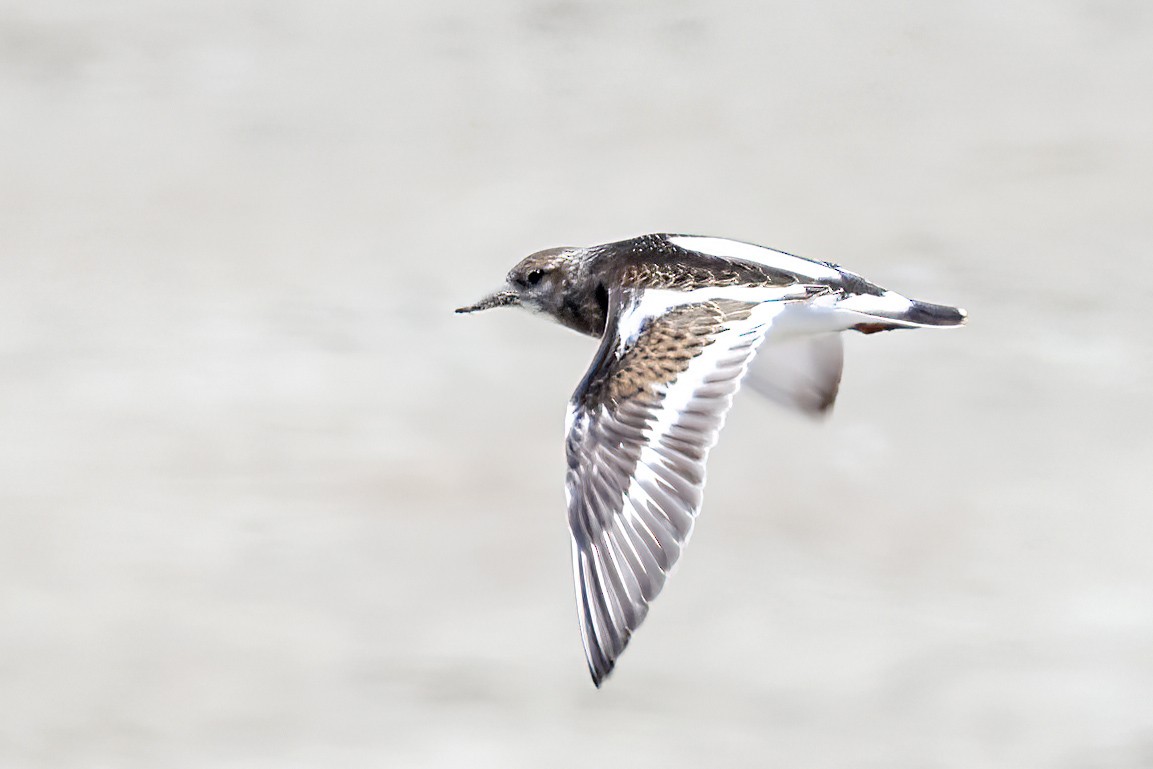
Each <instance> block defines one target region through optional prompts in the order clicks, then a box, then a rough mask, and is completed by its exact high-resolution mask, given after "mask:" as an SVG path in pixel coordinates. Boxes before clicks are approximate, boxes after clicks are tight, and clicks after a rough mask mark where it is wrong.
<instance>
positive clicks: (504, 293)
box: [456, 289, 520, 312]
mask: <svg viewBox="0 0 1153 769" xmlns="http://www.w3.org/2000/svg"><path fill="white" fill-rule="evenodd" d="M518 304H520V296H519V295H518V294H517V293H516V292H515V291H512V290H510V289H502V290H500V291H494V292H493V293H491V294H489V295H488V296H486V297H485V298H484V299H481V300H480V301H479V302H477V303H476V304H473V305H469V306H468V307H457V308H456V311H457V312H480V311H481V310H491V309H492V308H493V307H507V306H509V305H518Z"/></svg>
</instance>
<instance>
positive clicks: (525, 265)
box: [457, 247, 579, 315]
mask: <svg viewBox="0 0 1153 769" xmlns="http://www.w3.org/2000/svg"><path fill="white" fill-rule="evenodd" d="M578 254H579V250H578V249H575V248H567V247H566V248H549V249H546V250H544V251H537V252H536V253H535V254H531V255H529V256H526V257H525V258H524V259H522V260H521V261H520V262H519V263H518V264H517V265H516V266H515V267H513V268H512V269H511V270H509V273H508V275H507V276H506V278H505V285H504V286H502V287H501V288H499V289H497V290H496V291H494V292H493V293H491V294H489V295H488V296H486V297H484V298H483V299H481V300H480V301H479V302H477V303H476V304H472V305H469V306H468V307H459V308H457V312H479V311H480V310H489V309H492V308H493V307H508V306H521V307H525V308H526V309H529V310H534V311H537V312H543V313H546V314H549V315H557V314H558V313H559V312H560V310H561V306H562V304H563V302H564V287H565V284H566V282H567V281H568V278H569V276H570V273H571V271H572V269H573V268H574V266H575V265H576V263H577V256H578Z"/></svg>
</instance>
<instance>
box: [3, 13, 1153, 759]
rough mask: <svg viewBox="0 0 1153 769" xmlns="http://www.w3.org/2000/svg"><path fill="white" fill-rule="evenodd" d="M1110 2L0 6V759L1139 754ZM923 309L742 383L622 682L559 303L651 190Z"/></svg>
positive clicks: (1120, 89)
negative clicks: (815, 376) (601, 595)
mask: <svg viewBox="0 0 1153 769" xmlns="http://www.w3.org/2000/svg"><path fill="white" fill-rule="evenodd" d="M1151 43H1153V6H1150V5H1149V4H1148V3H1145V2H1141V1H1140V0H1115V1H1112V2H1097V3H1087V2H1022V3H1014V4H1003V3H992V2H985V3H982V2H974V3H952V4H948V5H942V4H923V5H915V6H909V5H907V4H904V3H897V2H883V3H868V4H855V3H850V2H833V3H815V4H809V5H806V6H800V5H797V4H791V5H784V4H776V3H765V4H757V5H750V4H747V3H739V2H731V1H728V0H722V1H721V2H708V3H705V2H689V1H688V0H683V1H679V2H639V1H638V2H625V3H608V2H587V3H586V2H567V1H564V0H561V1H559V2H527V1H519V0H499V1H498V2H488V3H479V4H478V3H465V2H460V1H459V0H446V1H445V2H439V3H400V2H397V3H372V2H363V1H359V0H346V1H344V2H337V3H312V4H305V3H273V2H267V1H266V0H247V1H243V2H219V1H215V2H201V3H181V2H161V3H155V2H140V1H139V0H123V2H118V3H111V4H107V3H102V4H92V3H80V2H72V3H69V2H35V3H34V2H30V1H29V0H8V1H7V2H0V766H3V767H14V768H18V769H25V768H27V767H52V768H56V767H83V768H85V769H88V768H90V767H142V768H146V769H155V768H156V767H165V768H166V769H180V768H181V767H196V768H197V769H199V768H202V767H211V768H215V767H246V768H247V767H261V768H263V767H276V768H278V769H279V768H280V767H285V768H290V767H500V768H501V769H507V768H509V767H544V766H547V767H554V766H555V767H559V766H574V767H575V766H598V765H599V766H630V767H662V769H663V768H667V767H682V766H683V767H702V766H724V767H742V766H749V767H763V766H783V767H885V768H886V769H892V768H894V767H910V768H913V767H916V768H917V769H923V768H925V767H959V768H963V769H974V768H975V767H1011V768H1012V769H1021V768H1022V767H1060V768H1062V769H1064V768H1066V767H1067V768H1068V769H1084V768H1087V767H1092V768H1100V767H1117V768H1123V767H1139V766H1153V557H1151V551H1153V505H1151V504H1150V502H1149V496H1150V471H1151V468H1153V441H1151V439H1150V431H1151V429H1153V409H1151V408H1150V399H1149V392H1150V387H1151V385H1153V323H1150V321H1149V311H1148V307H1147V303H1148V299H1149V296H1148V291H1147V286H1148V283H1149V280H1150V278H1151V277H1153V269H1151V261H1153V258H1151V251H1153V216H1151V208H1153V206H1151V204H1153V192H1151V189H1153V188H1151V186H1150V178H1151V177H1153V141H1151V137H1153V99H1150V96H1149V95H1150V94H1151V93H1153V44H1151ZM660 230H665V231H677V232H695V233H705V234H718V235H726V236H729V237H736V238H741V239H745V240H752V241H757V242H761V243H764V244H766V245H773V246H776V247H779V248H784V249H787V250H790V251H793V252H796V253H801V254H804V255H808V256H812V257H816V258H821V259H829V260H833V261H837V262H840V263H842V264H844V265H846V266H848V267H849V268H850V269H853V270H855V271H858V272H861V273H863V274H864V275H866V276H868V277H870V278H871V279H873V280H875V281H877V282H879V283H881V284H883V285H887V286H889V287H891V288H894V289H897V290H900V291H902V292H906V293H909V294H911V295H914V296H919V297H922V298H924V299H927V300H931V301H936V302H944V303H953V304H960V305H962V306H965V307H967V308H968V310H969V311H970V314H971V324H970V326H969V327H968V328H967V329H965V330H964V331H960V332H956V333H928V332H924V333H915V334H913V333H910V334H890V335H879V336H873V337H868V338H866V337H860V336H857V337H854V338H852V339H850V340H848V352H847V358H848V361H847V369H846V376H845V382H844V387H843V390H842V393H843V394H842V397H841V399H840V402H839V404H838V406H837V409H836V412H835V413H834V415H833V417H832V418H831V419H829V420H828V421H826V422H824V423H821V424H812V423H809V422H806V421H804V420H801V419H798V418H796V417H793V416H791V415H789V414H785V413H781V412H778V411H776V410H774V409H773V408H772V407H771V406H769V405H767V404H764V403H762V402H759V401H757V400H755V399H753V398H752V397H749V398H746V399H741V400H740V401H739V402H738V403H737V405H736V407H735V409H734V412H733V414H732V416H731V419H730V423H729V427H728V428H727V429H726V433H725V435H724V436H723V440H722V442H721V444H720V446H719V447H718V448H717V450H716V451H715V452H714V454H713V459H712V463H711V465H710V485H709V493H708V498H707V500H706V505H705V513H704V515H703V517H702V520H701V523H700V525H699V526H698V528H697V532H696V535H695V537H694V540H693V544H692V546H691V547H690V548H689V551H688V553H687V555H686V557H685V559H684V560H683V562H682V564H681V567H680V568H679V570H678V572H677V574H676V576H675V578H674V579H673V580H672V582H671V583H670V586H669V589H668V590H667V591H666V592H665V594H664V595H663V596H662V597H661V599H660V601H659V602H658V603H657V604H656V607H655V608H654V611H653V612H652V614H651V616H650V618H649V620H648V622H647V623H646V624H645V627H644V629H643V630H642V631H641V632H640V633H639V634H638V635H637V637H636V638H635V640H634V642H633V644H632V646H631V647H630V649H629V650H628V653H627V654H626V655H625V656H624V658H623V659H622V661H621V664H620V665H619V667H618V669H617V672H616V673H615V674H614V676H613V678H612V679H611V680H610V681H609V682H608V684H607V685H606V686H605V688H604V689H603V690H601V691H596V690H594V689H593V687H592V686H591V684H590V682H589V680H588V677H587V674H586V671H585V668H584V661H583V657H582V654H581V651H580V644H579V637H578V633H577V626H576V620H575V616H574V611H573V599H572V588H571V585H570V579H571V572H570V567H569V563H568V558H569V552H568V540H567V532H566V527H565V516H564V497H563V491H562V478H563V469H564V464H563V463H564V459H563V451H562V430H563V413H564V404H565V401H566V399H567V397H568V395H569V393H570V392H571V390H572V388H573V387H574V386H575V384H576V382H577V381H578V379H579V378H580V376H581V374H582V373H583V371H584V369H585V367H586V365H587V363H588V361H589V359H590V357H591V355H592V352H593V348H594V346H595V343H594V342H593V341H592V340H588V339H584V338H580V337H578V336H576V335H575V334H572V333H571V332H568V331H565V330H563V329H561V328H559V327H557V326H552V325H549V324H546V323H543V322H541V321H540V320H539V319H536V318H532V317H529V316H527V315H525V314H523V313H518V312H508V311H506V312H494V313H491V314H486V315H480V316H475V317H468V318H461V317H455V316H453V315H452V314H451V309H452V308H453V307H455V306H458V305H459V304H462V303H466V302H469V301H472V300H474V299H476V298H477V297H478V296H480V295H481V294H482V293H483V292H485V291H487V290H488V289H490V288H491V287H492V286H494V285H495V284H496V283H497V282H499V281H500V280H501V278H502V276H503V274H504V272H505V270H507V269H508V267H510V266H511V265H512V264H513V263H514V262H515V261H517V260H518V259H519V258H520V257H521V256H523V255H524V254H525V253H528V252H529V251H533V250H536V249H539V248H544V247H547V246H553V245H563V244H590V243H596V242H602V241H607V240H615V239H620V238H624V237H630V236H633V235H636V234H640V233H643V232H648V231H660Z"/></svg>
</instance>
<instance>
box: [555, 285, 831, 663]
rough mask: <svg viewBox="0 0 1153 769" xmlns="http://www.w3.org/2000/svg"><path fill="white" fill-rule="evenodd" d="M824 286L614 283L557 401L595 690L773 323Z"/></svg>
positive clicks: (635, 616)
mask: <svg viewBox="0 0 1153 769" xmlns="http://www.w3.org/2000/svg"><path fill="white" fill-rule="evenodd" d="M825 290H827V289H825V288H824V287H814V286H806V285H804V284H795V285H792V286H786V287H777V288H764V287H759V288H756V289H751V288H745V287H731V288H727V289H726V288H713V289H708V288H705V289H696V290H692V291H668V290H655V289H650V290H647V291H642V290H638V289H629V288H618V289H613V290H612V291H611V292H610V296H609V316H608V319H607V321H608V322H607V323H606V327H605V333H604V336H603V338H602V341H601V346H600V349H599V351H598V353H597V356H596V357H595V358H594V360H593V363H592V366H591V367H590V369H589V371H588V373H587V374H586V375H585V378H584V380H583V381H582V382H581V384H580V386H579V387H578V388H577V390H576V392H575V393H574V395H573V398H572V401H571V403H570V406H569V415H568V437H567V444H566V449H567V456H568V474H567V478H566V493H567V498H568V512H569V527H570V529H571V533H572V546H573V572H574V578H575V580H576V592H577V608H578V611H579V614H580V627H581V638H582V640H583V642H584V648H585V653H586V656H587V658H588V664H589V670H590V672H591V673H592V677H593V682H594V683H595V684H596V685H597V686H600V684H601V682H602V681H603V680H604V678H605V676H607V675H608V674H609V672H611V671H612V669H613V665H614V664H615V662H616V659H617V657H618V656H619V655H620V654H621V652H622V651H623V650H624V648H625V646H626V645H627V644H628V641H629V638H630V636H631V635H632V633H633V631H634V630H635V629H636V628H637V627H638V626H639V625H640V624H641V622H642V621H643V620H644V618H645V615H646V614H647V612H648V606H649V603H650V602H651V601H652V600H653V599H654V598H656V596H657V594H658V593H660V591H661V588H662V587H663V586H664V583H665V579H666V575H667V574H668V573H669V570H670V569H671V568H672V567H673V564H674V563H676V561H677V558H678V557H679V555H680V552H681V549H682V547H683V546H684V544H685V542H686V540H687V539H688V537H689V534H690V533H691V531H692V527H693V522H694V520H695V518H696V516H697V513H698V512H699V511H700V507H701V493H702V489H703V487H704V482H705V460H706V458H707V456H708V452H709V449H710V448H712V446H713V445H714V444H715V443H716V440H717V434H718V433H719V431H720V429H721V426H722V425H723V423H724V419H725V414H726V413H727V412H728V410H729V407H730V405H731V404H732V398H733V395H734V393H736V391H737V388H738V387H739V385H740V382H741V378H742V377H743V376H744V375H745V373H746V371H747V369H748V365H749V362H750V360H751V359H752V357H753V355H754V352H755V350H756V348H757V346H758V345H759V344H760V342H761V341H762V340H763V339H764V337H765V333H766V331H767V330H768V329H769V327H770V326H771V324H772V322H773V319H774V318H776V317H778V316H779V315H780V314H781V312H782V311H783V309H784V308H785V307H786V306H788V305H793V304H795V303H796V302H797V301H800V300H804V299H806V298H808V297H809V296H810V295H811V294H812V293H814V291H825Z"/></svg>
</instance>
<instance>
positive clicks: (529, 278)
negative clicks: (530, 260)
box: [524, 270, 544, 286]
mask: <svg viewBox="0 0 1153 769" xmlns="http://www.w3.org/2000/svg"><path fill="white" fill-rule="evenodd" d="M543 277H544V273H543V272H541V271H540V270H533V271H532V272H530V273H529V274H528V275H525V276H524V279H525V281H526V282H527V283H528V284H529V285H530V286H535V285H536V284H537V283H540V279H541V278H543Z"/></svg>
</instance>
